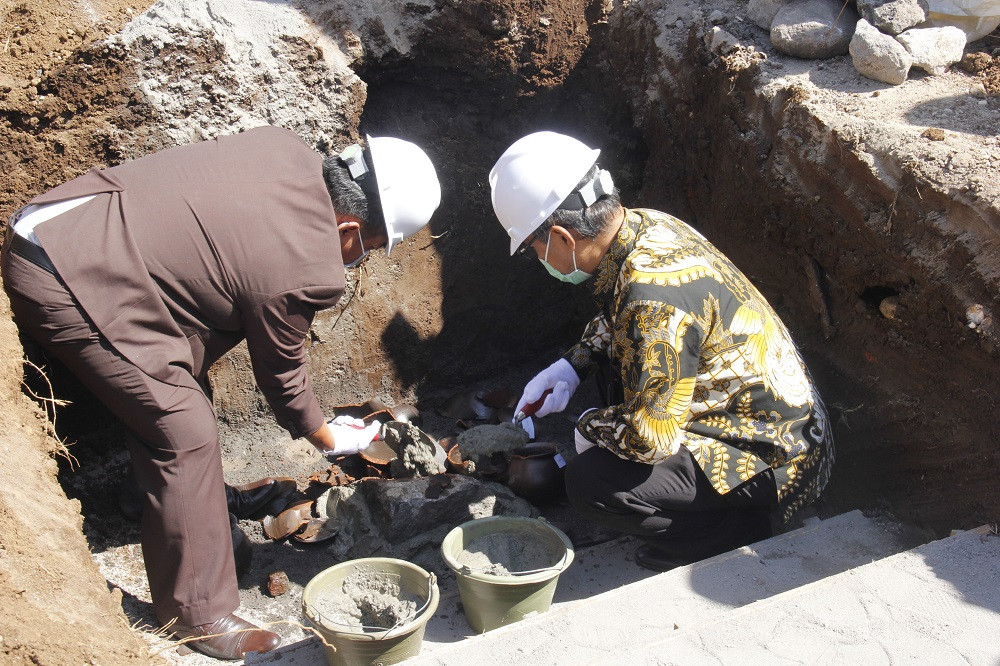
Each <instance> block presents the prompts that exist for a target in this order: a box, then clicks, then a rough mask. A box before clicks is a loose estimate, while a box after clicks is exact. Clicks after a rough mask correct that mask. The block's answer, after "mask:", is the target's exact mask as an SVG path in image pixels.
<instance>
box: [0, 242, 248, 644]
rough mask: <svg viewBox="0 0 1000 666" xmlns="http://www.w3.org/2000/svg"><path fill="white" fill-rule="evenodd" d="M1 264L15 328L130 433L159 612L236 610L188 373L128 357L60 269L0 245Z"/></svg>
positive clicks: (213, 429) (198, 406)
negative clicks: (181, 377) (171, 373)
mask: <svg viewBox="0 0 1000 666" xmlns="http://www.w3.org/2000/svg"><path fill="white" fill-rule="evenodd" d="M8 244H9V243H8ZM0 270H2V271H3V282H4V288H5V290H6V291H7V295H8V296H9V297H10V304H11V309H12V311H13V313H14V320H15V322H16V323H17V325H18V327H19V328H20V329H21V331H22V332H23V333H25V334H27V335H30V336H31V337H32V338H34V339H35V340H36V341H38V342H39V343H40V344H41V345H42V347H43V348H44V349H45V350H46V352H47V353H49V354H50V355H52V356H53V357H55V358H56V359H58V360H59V361H60V362H62V363H63V364H64V365H65V366H66V367H67V368H69V369H70V371H71V372H73V374H75V375H76V376H77V377H78V378H79V379H80V381H81V382H83V384H84V385H85V386H86V387H87V389H88V390H90V391H91V392H92V393H93V394H94V395H95V396H96V397H97V398H98V399H99V400H100V401H101V402H103V403H104V404H105V405H106V406H107V407H108V409H110V410H111V412H112V413H114V414H115V415H116V416H117V417H118V418H119V419H121V421H122V422H123V423H124V424H125V425H126V426H127V427H128V428H129V429H130V430H131V431H132V434H133V435H134V437H130V438H128V439H129V440H132V444H131V445H130V449H131V454H132V466H133V469H134V471H135V477H136V480H137V481H138V484H139V488H140V489H141V490H142V491H143V493H144V494H145V506H144V510H143V514H142V537H141V539H142V553H143V559H144V560H145V564H146V575H147V577H148V578H149V588H150V595H151V596H152V599H153V607H154V609H155V611H156V614H157V617H158V618H159V619H160V621H161V622H163V623H167V622H169V621H170V620H171V619H173V618H177V621H178V622H179V623H180V624H187V625H196V624H204V623H207V622H213V621H215V620H217V619H219V618H222V617H225V616H226V615H228V614H229V613H231V612H233V611H234V610H236V609H237V608H238V607H239V604H240V599H239V588H238V586H237V582H236V570H235V565H234V562H233V547H232V536H231V531H230V527H229V514H228V510H227V507H226V495H225V490H224V484H223V478H222V458H221V453H220V450H219V431H218V424H217V422H216V420H215V413H214V411H213V409H212V405H211V402H210V401H209V399H208V398H207V397H206V395H205V392H204V391H203V390H202V388H201V387H200V386H199V384H198V381H197V380H196V378H195V377H193V376H192V377H191V379H190V383H189V384H188V385H185V386H172V385H169V384H165V383H163V382H160V381H158V380H156V379H154V378H152V377H150V376H149V375H148V374H146V373H145V372H143V371H142V370H141V369H140V368H138V367H136V366H134V365H132V364H131V363H129V362H128V361H127V360H126V359H125V358H123V357H122V356H121V354H119V353H118V352H116V351H115V349H114V348H113V347H112V346H111V345H110V344H109V343H108V341H107V340H106V339H105V338H104V337H103V336H102V335H101V334H100V332H99V331H98V330H97V329H96V328H95V327H94V325H93V323H92V322H91V321H90V320H89V319H88V317H87V315H86V313H85V312H83V310H82V309H81V308H80V306H79V304H78V303H77V302H76V301H75V299H74V298H73V296H72V294H70V293H69V291H68V289H67V288H66V286H65V285H64V284H63V283H62V281H61V280H60V279H59V278H58V276H56V275H54V274H52V273H50V272H48V271H47V270H45V269H44V268H41V267H39V266H37V265H35V264H34V263H31V262H29V261H27V260H25V259H24V258H22V257H21V256H19V255H17V254H14V253H12V252H10V251H9V250H7V249H6V247H5V249H4V252H3V256H2V263H0Z"/></svg>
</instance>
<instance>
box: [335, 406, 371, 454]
mask: <svg viewBox="0 0 1000 666" xmlns="http://www.w3.org/2000/svg"><path fill="white" fill-rule="evenodd" d="M327 425H328V426H329V427H330V430H331V431H333V448H332V449H329V450H327V451H324V455H327V456H346V455H349V454H351V453H357V452H359V451H364V450H365V449H367V448H368V446H369V445H370V444H371V443H372V442H373V441H374V440H375V438H376V437H377V436H378V433H379V429H380V428H381V427H382V424H381V423H379V422H378V421H372V422H371V424H370V425H366V424H365V422H364V421H362V420H361V419H356V418H354V417H351V416H338V417H337V418H335V419H333V420H332V421H330V422H329V423H328V424H327Z"/></svg>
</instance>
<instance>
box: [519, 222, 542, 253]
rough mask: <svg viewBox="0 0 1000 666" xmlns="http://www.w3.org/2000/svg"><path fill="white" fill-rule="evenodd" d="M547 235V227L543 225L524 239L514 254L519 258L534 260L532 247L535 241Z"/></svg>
mask: <svg viewBox="0 0 1000 666" xmlns="http://www.w3.org/2000/svg"><path fill="white" fill-rule="evenodd" d="M548 233H549V225H547V224H543V225H542V226H540V227H538V228H537V229H535V230H534V231H533V232H532V234H531V235H530V236H528V237H527V238H526V239H524V242H523V243H521V245H520V246H518V248H517V249H516V250H514V254H515V255H517V256H519V257H525V258H527V259H534V258H535V257H536V256H537V253H536V252H535V248H534V247H532V246H533V245H534V244H535V242H536V241H538V240H541V239H542V238H544V237H545V235H546V234H548Z"/></svg>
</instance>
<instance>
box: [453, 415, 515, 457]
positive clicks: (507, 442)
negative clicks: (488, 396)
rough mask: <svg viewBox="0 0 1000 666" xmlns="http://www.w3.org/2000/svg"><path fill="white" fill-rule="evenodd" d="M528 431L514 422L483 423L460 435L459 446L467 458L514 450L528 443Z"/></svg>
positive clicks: (463, 455)
mask: <svg viewBox="0 0 1000 666" xmlns="http://www.w3.org/2000/svg"><path fill="white" fill-rule="evenodd" d="M528 439H529V437H528V433H526V432H525V431H524V430H522V429H521V428H519V427H517V426H516V425H514V424H513V423H500V424H497V425H490V424H486V425H481V426H476V427H475V428H470V429H469V430H466V431H465V432H463V433H462V434H461V435H459V436H458V448H459V449H460V450H461V452H462V457H463V458H464V459H466V460H469V459H471V460H475V459H476V458H477V457H479V456H489V455H491V454H494V453H499V452H504V451H512V450H514V449H518V448H521V447H522V446H524V445H526V444H527V443H528Z"/></svg>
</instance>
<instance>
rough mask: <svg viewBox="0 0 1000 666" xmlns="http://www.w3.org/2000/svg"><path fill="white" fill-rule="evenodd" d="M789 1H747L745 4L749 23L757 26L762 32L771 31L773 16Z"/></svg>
mask: <svg viewBox="0 0 1000 666" xmlns="http://www.w3.org/2000/svg"><path fill="white" fill-rule="evenodd" d="M788 1H789V0H749V2H748V3H747V16H748V17H749V18H750V20H751V21H753V22H754V23H756V24H757V25H759V26H760V27H761V28H764V30H770V29H771V23H773V22H774V15H775V14H777V13H778V10H779V9H781V6H782V5H784V4H785V3H786V2H788Z"/></svg>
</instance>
